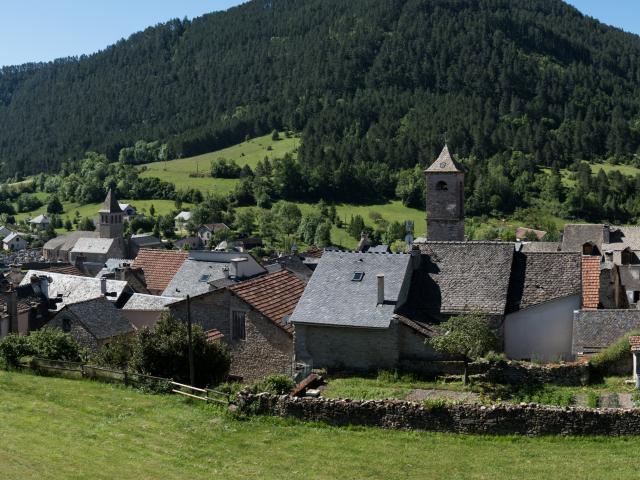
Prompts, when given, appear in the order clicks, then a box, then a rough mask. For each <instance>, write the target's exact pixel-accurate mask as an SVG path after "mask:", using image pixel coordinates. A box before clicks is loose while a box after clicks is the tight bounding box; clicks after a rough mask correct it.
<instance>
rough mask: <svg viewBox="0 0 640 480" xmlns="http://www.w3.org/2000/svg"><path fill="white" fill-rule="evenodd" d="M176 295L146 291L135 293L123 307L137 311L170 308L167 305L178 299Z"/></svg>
mask: <svg viewBox="0 0 640 480" xmlns="http://www.w3.org/2000/svg"><path fill="white" fill-rule="evenodd" d="M177 300H178V299H177V298H174V297H163V296H161V295H147V294H145V293H134V294H133V295H131V298H130V299H129V300H128V301H127V303H125V304H124V306H123V307H122V309H123V310H136V311H151V312H155V311H161V310H168V309H167V305H169V304H170V303H173V302H175V301H177Z"/></svg>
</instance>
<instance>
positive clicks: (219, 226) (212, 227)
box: [200, 223, 229, 232]
mask: <svg viewBox="0 0 640 480" xmlns="http://www.w3.org/2000/svg"><path fill="white" fill-rule="evenodd" d="M200 228H205V229H206V230H209V231H210V232H218V231H220V230H229V227H228V226H227V225H226V224H224V223H205V224H202V225H201V226H200Z"/></svg>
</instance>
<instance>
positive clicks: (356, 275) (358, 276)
mask: <svg viewBox="0 0 640 480" xmlns="http://www.w3.org/2000/svg"><path fill="white" fill-rule="evenodd" d="M363 278H364V272H353V277H351V281H352V282H361V281H362V279H363Z"/></svg>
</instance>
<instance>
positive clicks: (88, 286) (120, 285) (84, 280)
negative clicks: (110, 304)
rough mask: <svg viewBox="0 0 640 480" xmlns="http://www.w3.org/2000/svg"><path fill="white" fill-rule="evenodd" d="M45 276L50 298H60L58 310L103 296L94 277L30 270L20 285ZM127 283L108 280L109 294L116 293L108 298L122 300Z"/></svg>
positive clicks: (98, 281)
mask: <svg viewBox="0 0 640 480" xmlns="http://www.w3.org/2000/svg"><path fill="white" fill-rule="evenodd" d="M34 275H35V276H44V277H48V278H49V279H50V280H49V286H48V288H49V298H51V299H55V298H59V299H60V300H61V302H60V303H58V304H57V307H58V308H57V310H60V309H61V308H63V307H64V306H65V305H70V304H73V303H78V302H84V301H85V300H90V299H93V298H97V297H100V296H102V293H101V290H100V279H98V278H92V277H79V276H76V275H66V274H64V273H54V272H47V271H41V270H29V271H28V272H27V274H26V275H25V276H24V278H23V279H22V282H20V285H21V286H22V285H28V284H30V283H31V277H32V276H34ZM125 288H127V282H124V281H121V280H107V292H114V293H115V296H110V297H108V298H109V300H112V301H116V300H117V299H119V298H120V296H121V295H122V293H123V292H124V290H125Z"/></svg>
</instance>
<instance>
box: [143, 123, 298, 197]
mask: <svg viewBox="0 0 640 480" xmlns="http://www.w3.org/2000/svg"><path fill="white" fill-rule="evenodd" d="M299 144H300V138H299V137H290V138H287V137H285V136H284V134H281V135H280V140H272V139H271V134H269V135H264V136H262V137H256V138H252V139H250V140H247V141H245V142H242V143H239V144H237V145H233V146H231V147H228V148H224V149H222V150H217V151H215V152H210V153H205V154H203V155H197V156H195V157H189V158H180V159H178V160H170V161H167V162H154V163H148V164H146V165H144V167H142V170H143V171H142V173H141V176H142V177H158V178H160V179H161V180H165V181H167V182H171V183H174V184H175V186H176V188H177V189H178V190H186V189H188V188H197V189H199V190H200V191H202V193H207V192H211V193H222V194H226V193H229V192H230V191H232V190H233V187H234V186H235V184H236V183H237V182H238V180H236V179H228V178H211V177H210V176H209V172H210V170H211V161H212V160H216V159H217V158H220V157H223V158H226V159H227V160H235V162H236V163H237V164H238V165H240V166H244V165H249V166H250V167H251V168H252V169H253V168H255V166H256V165H257V163H258V162H259V161H260V160H262V159H264V158H265V157H268V158H269V159H273V158H281V157H283V156H284V155H285V154H286V153H291V154H294V155H295V151H296V149H297V148H298V145H299ZM191 174H203V175H204V176H201V177H200V176H198V177H191V176H190V175H191Z"/></svg>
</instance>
